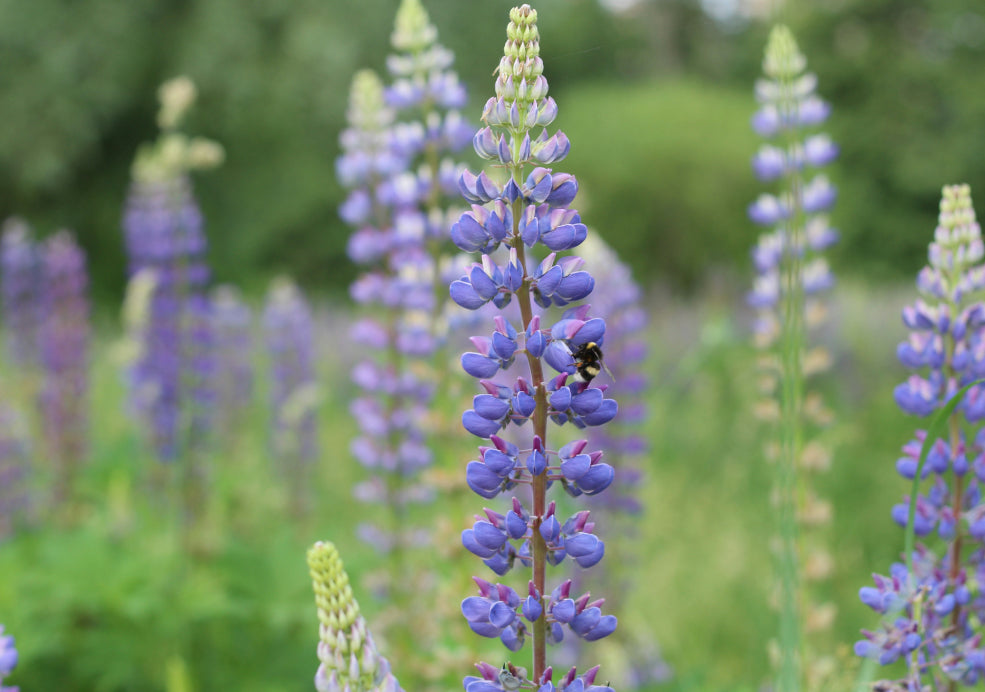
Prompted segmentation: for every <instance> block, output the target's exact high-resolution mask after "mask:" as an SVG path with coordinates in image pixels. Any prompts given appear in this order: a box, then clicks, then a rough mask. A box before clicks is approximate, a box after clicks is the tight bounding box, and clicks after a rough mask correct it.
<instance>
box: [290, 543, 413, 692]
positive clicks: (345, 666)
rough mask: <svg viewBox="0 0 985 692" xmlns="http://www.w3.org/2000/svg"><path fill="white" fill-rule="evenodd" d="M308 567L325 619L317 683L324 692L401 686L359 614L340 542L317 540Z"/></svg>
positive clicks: (321, 619)
mask: <svg viewBox="0 0 985 692" xmlns="http://www.w3.org/2000/svg"><path fill="white" fill-rule="evenodd" d="M308 568H309V571H310V573H311V582H312V587H313V588H314V591H315V604H316V605H317V607H318V620H319V622H320V623H321V624H320V626H319V628H318V635H319V639H320V641H319V643H318V649H317V651H318V659H319V660H320V661H321V665H320V666H319V668H318V672H317V674H316V675H315V688H316V689H317V690H319V692H323V691H332V692H334V691H335V690H350V692H377V691H379V690H394V691H399V690H400V686H399V684H398V683H397V682H396V679H395V678H394V677H393V674H392V673H391V672H390V664H389V663H388V662H387V660H386V659H385V658H383V657H382V656H380V654H379V652H378V651H377V650H376V645H375V644H374V643H373V638H372V636H370V634H369V632H368V631H367V629H366V623H365V621H364V620H363V618H362V616H361V615H360V614H359V604H358V603H356V599H355V597H354V596H353V595H352V588H351V587H350V586H349V576H348V575H347V574H346V572H345V568H344V567H343V565H342V559H341V558H340V557H339V552H338V550H336V549H335V546H334V545H332V544H331V543H323V542H321V541H319V542H318V543H315V545H314V546H312V547H311V549H310V550H309V551H308Z"/></svg>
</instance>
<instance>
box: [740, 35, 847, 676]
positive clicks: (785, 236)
mask: <svg viewBox="0 0 985 692" xmlns="http://www.w3.org/2000/svg"><path fill="white" fill-rule="evenodd" d="M805 67H806V59H805V58H804V56H803V55H802V54H801V53H800V51H799V49H798V47H797V44H796V41H795V40H794V37H793V35H792V34H791V32H790V30H789V29H787V28H786V27H784V26H775V27H774V28H773V30H772V32H771V33H770V37H769V42H768V44H767V47H766V52H765V57H764V60H763V70H764V73H765V77H764V78H763V79H760V80H759V81H757V83H756V98H757V100H758V101H759V102H760V104H761V109H760V110H759V112H757V113H756V115H755V116H754V117H753V120H752V124H753V128H754V129H755V130H756V131H757V132H758V133H759V134H760V135H762V136H764V137H766V138H769V141H768V142H765V143H764V144H763V145H762V146H761V148H760V150H759V152H758V153H757V154H756V155H755V156H754V157H753V161H752V163H753V170H754V172H755V173H756V175H757V177H759V178H760V179H761V180H763V181H766V182H770V181H772V182H773V185H772V190H771V191H769V192H766V193H763V194H761V195H760V196H759V198H758V199H757V200H756V201H755V202H754V203H753V204H751V205H750V206H749V209H748V215H749V218H750V219H751V220H752V221H753V222H754V223H756V224H759V225H762V226H767V227H769V228H770V230H768V231H766V232H765V233H764V234H762V235H761V236H760V238H759V241H758V243H757V245H756V247H755V248H754V249H753V251H752V260H753V265H754V267H755V271H756V277H755V279H754V283H753V289H752V291H751V292H750V293H749V295H748V303H749V305H750V306H751V307H752V308H754V310H755V313H756V317H755V321H754V323H753V326H754V330H755V336H756V339H755V340H756V345H757V347H759V348H760V349H761V350H762V351H763V355H762V357H761V359H760V363H762V366H761V375H760V385H759V388H760V391H761V392H762V394H763V399H764V400H763V401H762V403H761V405H760V406H759V407H757V413H759V415H760V417H762V418H763V419H765V420H766V421H767V422H769V423H771V424H775V425H776V429H775V430H772V431H771V432H770V436H769V438H768V439H770V440H774V441H775V440H781V441H782V442H781V444H779V445H777V444H776V443H775V442H773V443H771V444H770V448H771V449H773V450H774V451H772V453H771V456H772V457H773V459H774V468H775V470H776V473H775V481H774V489H773V492H772V495H773V497H774V498H775V499H774V507H775V509H776V515H777V518H778V523H779V524H780V529H779V534H780V535H779V537H778V540H777V546H778V548H777V565H778V569H777V576H778V580H777V581H778V587H779V588H778V606H779V610H780V621H781V623H787V624H788V625H789V629H788V631H787V636H785V637H781V642H782V643H783V648H781V650H780V651H779V657H778V666H777V668H778V670H777V685H776V686H777V687H778V688H780V689H788V688H790V689H792V688H794V687H796V686H799V685H802V684H803V680H802V663H806V664H808V665H810V664H812V663H813V662H812V661H805V662H802V661H801V656H802V651H801V649H802V648H803V647H802V645H801V643H800V640H801V638H802V637H803V636H804V633H805V632H806V631H807V628H806V627H804V626H803V625H802V623H803V622H805V621H808V620H809V619H810V617H811V615H812V613H814V612H819V611H822V610H824V609H826V608H828V607H829V606H828V604H824V603H818V602H817V596H816V593H814V592H815V591H816V589H814V588H812V585H811V583H810V582H812V581H817V580H820V579H823V578H824V577H825V576H826V570H824V569H816V570H812V569H811V568H810V565H812V564H822V565H823V564H826V563H829V562H830V557H829V556H828V555H827V553H825V552H823V551H822V550H820V549H818V548H816V547H814V546H815V545H816V544H817V543H818V541H816V540H813V541H812V540H810V539H804V538H800V539H799V541H798V536H800V537H803V536H807V535H809V533H810V532H811V529H812V528H813V527H815V526H817V525H819V524H826V523H828V521H829V515H830V509H829V508H830V505H829V504H828V503H826V502H824V501H823V500H821V499H820V498H818V497H817V495H816V494H815V493H814V492H813V490H812V489H811V485H812V483H811V480H810V478H809V474H811V473H813V472H816V471H818V470H820V468H821V467H820V466H811V465H809V464H805V463H804V461H803V460H804V458H806V457H808V456H809V454H808V452H809V451H810V450H812V449H814V450H817V449H821V447H820V443H819V441H818V440H817V439H812V436H813V435H814V433H813V430H814V429H816V428H818V427H820V426H822V425H823V424H824V421H823V417H824V409H823V407H822V406H819V405H810V402H811V401H812V400H814V401H820V399H819V398H817V393H816V392H812V391H810V385H809V384H808V378H809V377H810V376H811V375H813V374H814V373H817V372H821V371H823V370H824V369H826V367H827V363H828V361H829V358H828V357H827V354H826V352H825V351H824V349H823V348H819V347H815V348H813V349H812V348H811V347H810V341H811V337H812V336H813V333H814V332H815V331H816V330H817V329H818V328H819V327H820V326H822V324H823V321H824V320H823V316H824V313H825V310H824V302H823V294H824V293H825V292H826V291H828V290H829V289H830V288H831V287H832V285H833V279H832V275H831V272H830V271H829V269H828V265H827V263H826V261H825V260H824V258H823V257H822V256H821V255H820V252H821V251H822V250H823V249H825V248H826V247H828V246H830V245H831V244H832V243H833V242H834V241H835V240H836V238H837V234H836V232H835V231H834V230H833V229H831V228H830V226H829V224H828V221H827V218H826V217H824V216H822V215H821V213H822V212H824V211H826V210H827V209H829V208H830V207H831V205H832V204H833V203H834V200H835V191H834V188H833V187H832V186H831V185H830V184H829V183H828V181H827V178H826V177H824V176H823V175H820V174H815V173H813V171H811V170H810V169H813V168H817V167H819V166H822V165H825V164H827V163H829V162H831V161H832V160H833V159H834V158H835V156H836V155H837V148H836V147H835V146H834V144H833V143H832V142H831V140H830V139H829V138H828V137H827V136H825V135H818V134H815V133H813V132H808V131H806V129H807V128H808V127H812V126H814V125H817V124H819V123H820V122H821V120H822V119H823V118H819V117H818V116H819V115H820V110H819V109H818V107H817V103H818V101H817V98H816V97H815V96H814V90H815V88H816V86H817V78H816V77H815V76H814V75H813V74H811V73H805V72H804V70H805ZM825 115H826V113H825ZM780 134H782V135H783V136H782V137H777V135H780ZM801 353H805V354H807V355H806V356H804V357H800V356H799V354H801ZM793 354H798V355H797V356H796V357H792V356H793ZM791 383H798V384H797V385H796V386H791ZM821 454H822V455H823V452H822V453H821ZM805 491H806V492H805ZM795 522H796V523H799V524H800V525H801V526H800V528H799V529H797V530H793V529H792V528H791V527H792V525H793V524H794V523H795ZM812 544H813V545H812ZM801 561H802V562H803V566H801V565H799V564H798V563H800V562H801ZM798 573H800V574H802V575H803V578H801V576H799V574H798Z"/></svg>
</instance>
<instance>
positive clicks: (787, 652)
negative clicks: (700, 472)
mask: <svg viewBox="0 0 985 692" xmlns="http://www.w3.org/2000/svg"><path fill="white" fill-rule="evenodd" d="M781 88H782V89H783V90H784V92H785V96H784V101H785V102H786V103H787V104H790V103H792V102H793V101H794V99H793V96H792V94H791V92H790V84H789V82H788V80H786V79H784V80H783V82H782V83H781ZM785 140H786V150H787V151H788V152H789V151H792V150H793V147H795V146H796V145H797V143H796V140H795V137H794V133H792V132H791V131H789V130H788V131H787V132H786V136H785ZM790 182H791V184H790V198H791V201H792V204H793V210H792V214H791V217H790V219H789V221H788V222H787V224H786V225H785V227H784V229H783V230H784V250H783V253H782V256H781V264H780V287H779V289H780V299H781V310H782V316H781V327H780V330H781V331H780V378H781V383H782V384H781V390H780V456H779V459H778V460H777V479H776V483H777V500H778V503H779V506H778V508H777V519H778V521H779V538H780V545H779V555H778V556H777V563H778V564H777V571H778V576H779V580H780V632H779V639H780V670H779V678H778V681H777V682H778V684H777V687H778V692H799V690H800V686H801V680H802V677H803V676H802V650H801V649H802V646H803V642H802V637H801V631H800V628H801V623H800V604H799V601H800V593H799V589H800V578H799V565H798V553H797V540H798V527H797V494H798V490H799V483H798V473H797V463H798V460H799V458H800V452H801V446H802V444H803V424H804V420H803V411H804V396H805V386H804V371H803V352H804V346H805V342H806V334H805V330H806V327H805V323H804V306H805V299H804V285H803V266H804V261H803V251H804V250H805V245H806V243H805V242H804V237H803V227H804V222H805V214H804V211H803V208H802V205H801V202H800V199H801V193H802V188H803V181H802V179H801V176H800V174H799V172H794V173H793V175H792V176H791V181H790Z"/></svg>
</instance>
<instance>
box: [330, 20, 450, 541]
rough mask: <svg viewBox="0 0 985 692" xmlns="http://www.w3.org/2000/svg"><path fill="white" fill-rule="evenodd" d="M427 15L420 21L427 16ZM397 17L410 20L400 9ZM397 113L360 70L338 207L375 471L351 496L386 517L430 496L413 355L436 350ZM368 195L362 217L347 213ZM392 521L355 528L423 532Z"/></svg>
mask: <svg viewBox="0 0 985 692" xmlns="http://www.w3.org/2000/svg"><path fill="white" fill-rule="evenodd" d="M402 7H403V6H402ZM421 11H422V12H423V10H421ZM401 12H404V10H403V9H402V10H401ZM399 17H400V15H398V25H400V24H401V20H400V19H399ZM423 17H424V21H425V28H426V27H427V26H430V25H429V24H427V15H426V14H424V15H423ZM402 21H403V23H405V24H406V23H407V18H406V16H404V19H403V20H402ZM431 40H432V41H433V37H432V39H431ZM394 118H395V112H394V110H393V109H392V108H391V107H389V106H387V105H386V102H385V96H384V89H383V85H382V83H381V82H380V80H379V78H378V77H377V76H376V75H375V74H374V73H372V72H370V71H363V72H360V73H358V74H357V75H356V76H355V78H354V80H353V84H352V93H351V96H350V105H349V128H348V129H347V130H346V131H345V132H343V133H342V136H341V142H342V148H343V155H342V156H341V157H340V158H339V161H338V163H337V167H338V171H339V177H340V179H341V180H342V182H343V184H345V185H346V186H347V187H349V188H350V193H349V197H348V199H347V200H346V202H345V203H344V204H343V206H342V209H340V214H341V215H342V216H343V218H345V219H346V220H347V221H349V222H350V223H351V224H352V225H354V226H355V227H356V228H357V230H356V231H355V233H353V235H352V237H351V238H350V242H349V256H350V258H351V259H352V260H353V261H355V262H356V263H358V264H361V265H363V266H364V267H365V271H364V272H363V273H362V274H361V275H360V276H359V277H358V278H357V279H356V281H355V282H354V283H353V285H352V287H351V295H352V297H353V299H354V300H355V301H356V302H357V303H359V304H361V305H362V306H364V308H365V309H364V314H363V316H362V317H361V318H360V319H359V320H358V321H357V322H356V323H355V325H354V326H353V332H352V334H353V337H354V338H355V339H356V340H358V341H359V342H360V343H361V344H362V345H363V346H364V347H365V348H364V357H363V358H362V360H361V361H360V362H359V363H358V364H357V365H356V366H355V368H354V369H353V372H352V377H353V381H354V382H355V383H356V385H357V386H358V387H359V389H360V390H361V391H360V394H359V395H358V396H357V397H356V398H355V399H354V400H353V402H352V404H351V406H350V410H351V411H352V413H353V416H354V418H355V420H356V422H357V425H358V427H359V432H358V434H357V436H356V437H355V438H354V439H353V441H352V444H351V451H352V454H353V456H354V457H355V458H356V459H357V460H358V461H359V462H360V463H361V464H362V465H363V466H365V467H366V468H367V469H369V470H371V471H373V476H372V477H371V478H369V479H367V480H366V481H364V482H363V483H360V484H359V485H358V486H357V487H356V489H355V494H356V496H357V498H359V499H360V500H362V501H364V502H369V503H373V504H382V505H385V506H387V507H388V508H389V512H391V515H392V517H395V516H397V515H402V514H404V512H405V509H404V508H405V507H406V506H407V505H408V504H412V503H420V502H427V501H429V500H430V499H431V498H432V496H433V491H431V490H430V489H429V488H428V487H427V486H426V485H424V484H423V482H422V480H421V472H422V471H423V470H424V469H425V468H427V467H428V466H430V465H431V463H432V453H431V450H430V449H429V448H428V446H427V444H426V441H425V431H426V426H425V417H426V414H427V408H428V405H429V403H430V401H431V397H432V395H433V392H434V384H433V383H432V382H431V381H429V379H428V378H427V377H422V376H421V374H420V371H419V370H418V369H417V368H415V367H412V365H411V364H414V363H416V364H417V365H423V361H422V360H421V359H423V358H430V357H431V355H432V354H433V353H434V350H435V346H436V344H435V334H434V331H433V329H432V324H433V315H434V313H435V306H436V304H437V303H436V296H435V292H434V272H435V269H434V261H433V259H432V257H431V255H430V253H429V250H428V249H427V247H426V245H425V241H426V238H427V237H428V233H429V232H428V231H427V229H426V223H425V220H426V217H425V216H424V215H422V213H421V211H420V206H419V205H420V203H421V202H422V200H423V195H425V194H427V193H428V190H429V189H431V188H429V187H428V184H427V181H426V180H423V179H421V178H418V177H417V176H416V175H415V174H413V173H410V172H409V171H408V170H407V168H408V165H409V161H410V157H411V156H413V155H414V154H415V153H416V152H417V151H418V149H417V148H415V147H414V146H411V145H410V144H409V143H408V142H406V141H404V140H402V139H401V137H398V136H397V135H395V131H396V130H395V126H394ZM364 204H365V205H366V206H365V212H364V216H363V217H360V218H356V217H353V216H350V215H349V212H351V210H352V209H354V208H357V209H358V208H361V207H362V205H364ZM390 523H391V524H392V525H391V526H387V527H384V526H381V524H380V523H377V522H370V521H365V522H363V523H362V524H361V525H360V527H359V533H360V535H361V536H362V537H363V538H364V540H367V541H368V542H370V543H372V544H373V545H375V546H376V547H377V548H378V549H379V550H381V551H382V552H388V551H390V550H394V549H401V548H405V547H412V546H414V545H419V544H420V543H421V542H422V540H426V539H424V537H423V536H422V534H421V531H420V530H418V529H416V528H415V527H413V526H409V525H407V524H406V522H399V525H398V522H397V521H396V519H395V518H394V519H392V521H391V522H390Z"/></svg>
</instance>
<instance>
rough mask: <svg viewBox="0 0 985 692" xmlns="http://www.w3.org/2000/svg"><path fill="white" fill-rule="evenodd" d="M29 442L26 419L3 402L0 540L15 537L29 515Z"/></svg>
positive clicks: (0, 404) (0, 408)
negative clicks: (27, 511)
mask: <svg viewBox="0 0 985 692" xmlns="http://www.w3.org/2000/svg"><path fill="white" fill-rule="evenodd" d="M29 444H30V442H29V438H28V434H27V426H26V423H25V421H24V419H23V418H22V417H21V416H19V415H18V414H17V412H16V411H15V410H14V409H12V408H10V407H9V406H8V404H6V403H5V402H0V540H3V539H4V538H9V537H11V536H12V535H13V534H14V530H15V529H16V528H17V526H18V525H19V524H20V523H21V522H22V521H23V519H24V518H25V513H26V510H27V508H28V500H29V498H28V493H27V483H26V481H27V475H28V469H29V467H28V463H29V460H30V455H29V452H30V449H29Z"/></svg>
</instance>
